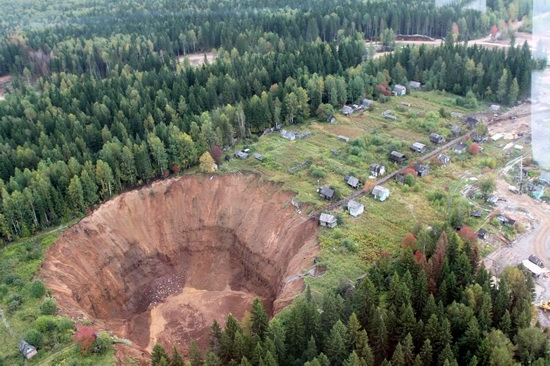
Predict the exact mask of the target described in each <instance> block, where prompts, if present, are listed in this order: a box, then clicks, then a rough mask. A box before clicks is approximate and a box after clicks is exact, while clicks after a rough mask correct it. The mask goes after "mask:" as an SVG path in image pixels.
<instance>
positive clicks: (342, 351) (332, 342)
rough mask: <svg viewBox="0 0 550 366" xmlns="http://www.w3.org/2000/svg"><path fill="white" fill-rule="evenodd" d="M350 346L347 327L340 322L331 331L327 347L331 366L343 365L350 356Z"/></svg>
mask: <svg viewBox="0 0 550 366" xmlns="http://www.w3.org/2000/svg"><path fill="white" fill-rule="evenodd" d="M348 344H349V342H348V336H347V329H346V326H345V325H344V324H343V323H342V322H341V321H340V320H338V321H337V322H336V323H335V324H334V326H333V327H332V329H331V331H330V335H329V337H328V339H327V341H326V347H325V351H326V353H327V355H328V357H329V358H330V361H331V365H335V366H338V365H341V364H342V362H343V360H345V359H346V356H347V355H348Z"/></svg>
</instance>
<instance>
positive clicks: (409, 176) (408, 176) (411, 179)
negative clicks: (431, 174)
mask: <svg viewBox="0 0 550 366" xmlns="http://www.w3.org/2000/svg"><path fill="white" fill-rule="evenodd" d="M404 182H405V184H406V185H408V186H409V187H412V186H414V176H413V175H412V174H405V177H404Z"/></svg>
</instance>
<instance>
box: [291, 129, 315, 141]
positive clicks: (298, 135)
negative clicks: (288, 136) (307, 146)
mask: <svg viewBox="0 0 550 366" xmlns="http://www.w3.org/2000/svg"><path fill="white" fill-rule="evenodd" d="M292 132H294V135H295V136H296V138H297V139H298V140H303V139H305V138H306V137H309V136H311V131H304V132H297V131H292Z"/></svg>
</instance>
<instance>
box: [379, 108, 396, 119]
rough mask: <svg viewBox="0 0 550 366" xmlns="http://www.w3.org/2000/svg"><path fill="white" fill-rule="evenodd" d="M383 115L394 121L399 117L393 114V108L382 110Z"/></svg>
mask: <svg viewBox="0 0 550 366" xmlns="http://www.w3.org/2000/svg"><path fill="white" fill-rule="evenodd" d="M382 117H384V118H386V119H391V120H393V121H397V117H396V116H395V115H394V114H393V111H392V110H391V109H388V110H386V111H384V112H382Z"/></svg>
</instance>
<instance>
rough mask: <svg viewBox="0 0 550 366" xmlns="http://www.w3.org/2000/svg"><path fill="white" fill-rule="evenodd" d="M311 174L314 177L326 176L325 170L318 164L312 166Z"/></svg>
mask: <svg viewBox="0 0 550 366" xmlns="http://www.w3.org/2000/svg"><path fill="white" fill-rule="evenodd" d="M310 174H311V176H312V177H313V178H324V177H325V176H326V174H325V172H324V171H323V170H322V169H321V168H319V167H316V166H312V167H311V169H310Z"/></svg>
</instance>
